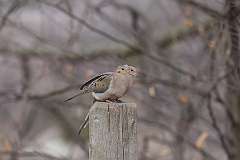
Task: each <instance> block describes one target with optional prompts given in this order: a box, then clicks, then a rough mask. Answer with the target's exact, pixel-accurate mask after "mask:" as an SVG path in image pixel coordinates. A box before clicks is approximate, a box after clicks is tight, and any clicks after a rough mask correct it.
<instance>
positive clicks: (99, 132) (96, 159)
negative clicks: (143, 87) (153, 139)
mask: <svg viewBox="0 0 240 160" xmlns="http://www.w3.org/2000/svg"><path fill="white" fill-rule="evenodd" d="M89 116H90V117H89V138H90V149H89V159H90V160H137V127H136V119H137V114H136V105H135V104H134V103H105V102H96V103H95V104H94V105H93V106H92V108H91V109H90V113H89Z"/></svg>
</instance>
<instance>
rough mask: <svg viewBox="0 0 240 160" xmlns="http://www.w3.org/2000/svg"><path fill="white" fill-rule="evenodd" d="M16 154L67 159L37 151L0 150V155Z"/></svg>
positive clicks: (53, 159)
mask: <svg viewBox="0 0 240 160" xmlns="http://www.w3.org/2000/svg"><path fill="white" fill-rule="evenodd" d="M12 154H17V155H18V156H19V157H20V158H24V157H25V158H29V157H41V158H46V159H51V160H69V158H58V157H55V156H52V155H50V154H47V153H44V152H39V151H0V155H2V156H4V155H12Z"/></svg>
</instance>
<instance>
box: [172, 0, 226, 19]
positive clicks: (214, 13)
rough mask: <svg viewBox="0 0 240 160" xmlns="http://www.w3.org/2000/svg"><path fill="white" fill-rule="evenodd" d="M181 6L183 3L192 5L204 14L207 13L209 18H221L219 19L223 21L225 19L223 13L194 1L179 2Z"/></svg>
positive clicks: (179, 0) (180, 0)
mask: <svg viewBox="0 0 240 160" xmlns="http://www.w3.org/2000/svg"><path fill="white" fill-rule="evenodd" d="M177 1H178V2H179V3H180V4H181V3H183V4H188V5H191V6H193V7H194V8H196V9H198V10H201V11H202V12H203V13H206V14H208V15H209V16H212V17H214V18H219V19H222V18H224V17H225V16H224V14H223V13H220V12H218V11H216V10H214V9H212V8H210V7H208V6H206V5H203V4H201V3H199V2H195V1H193V0H177Z"/></svg>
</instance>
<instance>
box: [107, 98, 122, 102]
mask: <svg viewBox="0 0 240 160" xmlns="http://www.w3.org/2000/svg"><path fill="white" fill-rule="evenodd" d="M106 102H107V103H114V102H115V103H123V101H122V100H120V99H116V100H106Z"/></svg>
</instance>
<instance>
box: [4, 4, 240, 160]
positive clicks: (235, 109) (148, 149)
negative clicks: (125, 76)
mask: <svg viewBox="0 0 240 160" xmlns="http://www.w3.org/2000/svg"><path fill="white" fill-rule="evenodd" d="M239 26H240V2H239V0H130V1H129V0H0V160H5V159H6V160H7V159H11V160H19V159H29V160H31V159H34V160H40V159H44V160H45V159H46V160H48V159H51V160H52V159H56V160H63V159H64V160H77V159H78V160H79V159H81V160H87V159H88V143H89V141H88V129H87V128H86V129H85V130H84V131H83V133H82V135H80V136H77V130H78V127H79V125H80V124H81V123H82V121H83V120H84V118H85V115H86V114H87V112H88V110H89V108H90V107H91V105H92V97H91V95H89V94H88V95H84V96H82V97H78V98H76V99H74V100H72V101H69V102H67V103H66V102H63V101H64V100H65V99H66V98H69V97H71V96H72V95H74V94H75V93H77V92H78V91H79V86H80V85H81V84H82V83H83V82H84V81H85V80H87V79H89V78H90V77H92V76H93V75H95V74H98V73H102V72H107V71H112V70H114V69H115V68H116V67H117V66H118V65H120V64H129V65H133V66H136V67H137V68H138V69H139V70H140V71H141V75H140V76H139V79H138V81H137V83H136V84H135V86H134V87H133V89H132V90H131V91H130V92H129V93H128V95H127V96H125V97H124V98H123V99H122V100H124V101H127V102H135V103H136V104H137V110H138V155H139V156H138V159H139V160H208V159H209V160H239V159H240V92H239V91H240V85H239V82H240V81H239V80H240V75H239V74H240V67H239V64H240V63H239V57H240V56H239V54H240V52H239V36H240V35H239Z"/></svg>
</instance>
